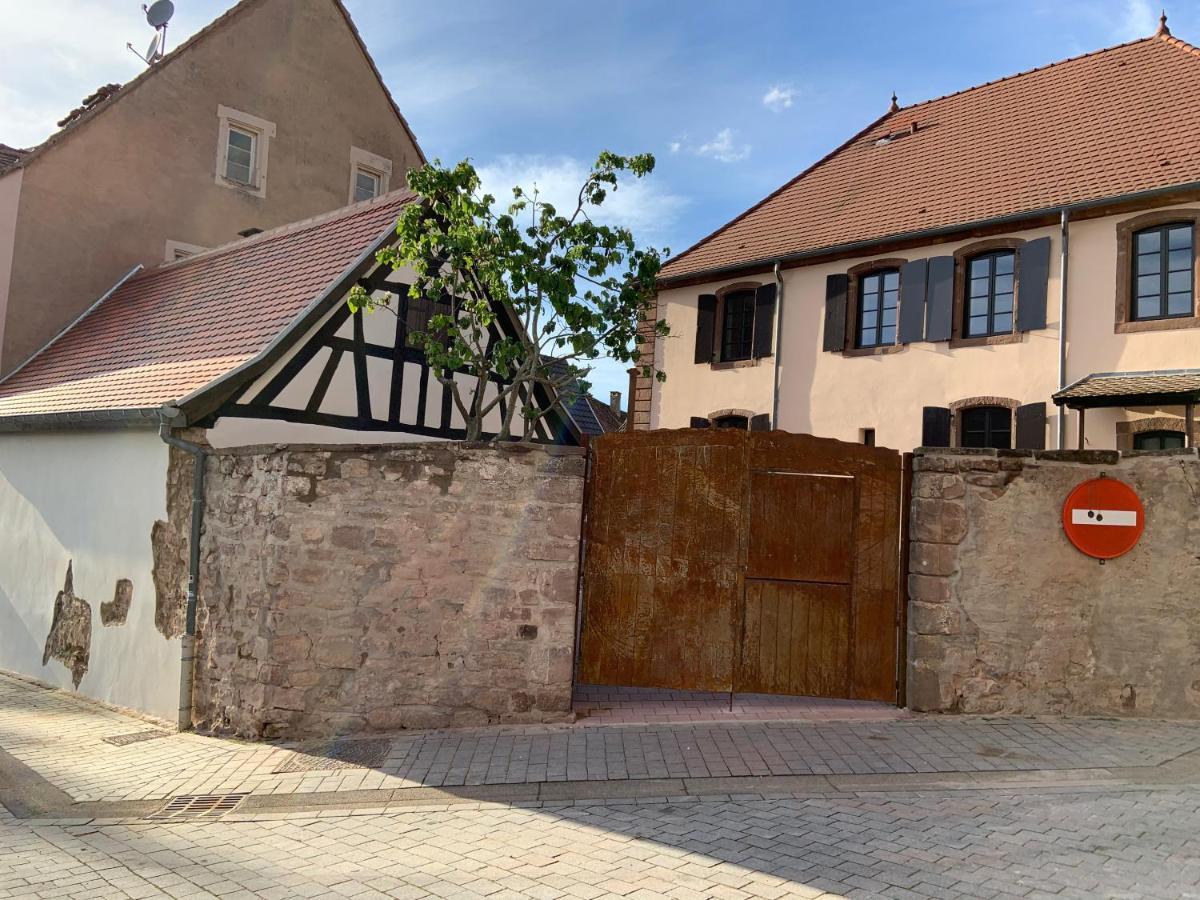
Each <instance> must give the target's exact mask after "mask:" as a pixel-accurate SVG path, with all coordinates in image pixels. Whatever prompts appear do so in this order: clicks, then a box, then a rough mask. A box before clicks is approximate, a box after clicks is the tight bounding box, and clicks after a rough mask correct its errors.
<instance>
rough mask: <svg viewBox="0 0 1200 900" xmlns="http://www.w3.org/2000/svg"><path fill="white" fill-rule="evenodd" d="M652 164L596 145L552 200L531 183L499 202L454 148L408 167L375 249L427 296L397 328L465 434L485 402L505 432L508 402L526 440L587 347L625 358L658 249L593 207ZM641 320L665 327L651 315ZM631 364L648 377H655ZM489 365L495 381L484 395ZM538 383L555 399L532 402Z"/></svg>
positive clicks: (380, 297) (362, 296) (366, 302)
mask: <svg viewBox="0 0 1200 900" xmlns="http://www.w3.org/2000/svg"><path fill="white" fill-rule="evenodd" d="M653 170H654V157H653V156H651V155H650V154H642V155H638V156H618V155H617V154H615V153H608V152H605V153H601V154H600V156H599V158H598V159H597V160H596V163H595V165H594V166H593V167H592V169H591V171H590V173H589V174H588V175H587V177H586V179H585V180H584V182H583V184H582V185H581V187H580V189H579V193H578V196H577V197H576V198H575V200H574V201H573V208H571V209H569V210H567V211H566V212H565V213H563V212H560V211H559V210H557V209H555V208H554V206H553V205H551V204H550V203H549V202H547V201H546V199H545V198H543V197H542V195H541V194H540V193H539V191H538V190H537V188H536V187H534V188H533V189H532V190H528V191H527V190H525V189H524V188H522V187H514V188H513V192H512V193H513V199H512V202H511V203H510V204H509V206H508V207H507V209H505V210H503V211H498V209H497V204H496V198H495V197H493V196H492V195H490V194H486V193H483V192H482V188H481V185H480V179H479V175H478V174H477V173H476V171H475V168H474V167H473V166H472V165H471V163H470V162H469V161H466V160H464V161H463V162H460V163H459V164H458V165H456V166H455V167H454V168H452V169H448V168H442V167H441V165H440V164H439V163H437V162H434V163H433V164H431V165H427V166H425V167H423V168H420V169H414V170H412V171H410V172H409V173H408V183H409V187H410V188H412V190H413V191H414V192H416V193H417V194H418V195H419V196H420V198H421V199H420V202H417V203H413V204H411V205H409V206H408V207H406V208H405V210H404V212H403V214H402V215H401V216H400V220H399V222H398V223H397V225H396V233H397V235H398V238H399V239H398V241H397V242H396V244H395V245H393V246H391V247H388V248H386V249H384V250H381V251H380V252H379V254H378V261H379V262H380V263H381V264H383V265H386V266H390V267H392V268H401V267H406V266H407V267H408V268H410V269H411V270H412V271H413V273H414V278H413V283H412V285H411V287H410V289H409V296H410V297H413V298H422V297H423V298H432V299H440V301H441V303H440V304H439V305H438V306H437V307H435V310H436V311H435V314H434V315H432V316H431V317H430V319H429V323H428V325H427V326H426V327H425V328H424V329H423V330H421V331H414V332H412V333H410V335H409V341H410V343H411V344H412V345H413V346H414V347H417V348H419V349H420V350H421V351H422V352H423V353H424V354H425V357H426V359H427V360H428V363H429V365H430V368H431V370H432V372H433V373H434V376H435V377H436V378H437V379H438V381H439V382H441V384H442V385H443V387H444V389H445V390H448V391H450V394H451V396H452V398H453V401H454V405H455V408H457V409H458V411H459V414H460V415H462V417H463V418H464V419H465V420H466V423H467V427H466V430H467V439H468V440H478V439H479V438H480V436H481V435H482V432H483V422H484V418H485V417H486V416H487V415H488V414H489V413H491V412H492V410H493V409H495V408H496V407H497V406H500V407H501V409H503V411H504V415H503V424H502V426H501V428H500V431H499V433H498V435H497V437H498V438H499V439H500V440H509V439H511V436H512V433H513V427H512V426H513V421H514V417H515V416H516V415H517V414H520V415H521V416H522V417H523V418H524V420H525V428H524V438H523V439H524V440H529V439H531V438H532V436H533V431H534V425H535V423H536V422H537V421H538V420H539V419H541V418H542V417H544V416H545V415H546V414H547V413H548V412H549V411H550V410H551V409H552V408H553V407H554V406H555V405H556V404H562V403H563V402H564V401H568V402H569V401H570V400H571V399H572V393H573V392H577V391H581V390H582V391H586V390H587V389H588V384H587V380H586V377H587V374H588V372H589V371H590V370H591V368H592V364H593V363H594V361H595V360H596V359H598V358H600V357H602V356H610V357H612V358H613V359H615V360H617V361H619V362H623V363H630V364H636V363H637V361H638V347H637V329H638V322H639V319H641V318H642V317H644V316H647V314H648V313H649V311H650V310H651V309H652V308H653V300H654V292H655V279H656V277H657V275H658V272H659V269H660V268H661V266H662V260H663V258H664V257H665V256H666V255H667V253H668V251H667V250H666V249H665V248H664V249H663V250H661V251H659V250H657V249H654V248H652V247H645V248H643V247H639V246H638V244H637V242H636V240H635V239H634V236H633V233H632V232H631V231H630V230H629V229H628V228H623V227H618V226H613V225H605V224H599V223H597V222H596V221H595V220H594V218H593V216H594V215H595V213H596V210H597V208H598V207H600V206H601V205H602V204H603V203H604V200H605V198H606V197H607V196H608V195H609V194H610V193H611V192H612V191H615V190H617V188H618V177H619V176H620V175H623V174H626V173H628V174H630V175H632V176H633V177H635V178H643V177H645V176H646V175H649V174H650V173H651V172H652V171H653ZM390 296H391V295H388V294H385V293H383V292H379V293H376V294H371V293H368V292H367V291H366V290H365V289H363V288H361V287H357V288H355V289H354V290H353V291H352V292H351V294H350V297H349V300H348V302H349V304H350V307H351V309H354V310H358V309H366V310H368V311H374V310H377V309H383V308H387V309H390V308H391V307H390ZM393 312H395V310H393ZM654 327H655V329H656V331H657V332H658V334H662V335H665V334H666V333H667V325H666V322H664V321H656V322H655V323H654ZM642 368H643V373H644V374H645V375H646V376H647V377H649V376H650V375H651V374H653V375H654V377H656V378H658V379H659V380H662V379H663V378H664V375H663V373H662V372H660V371H656V370H653V367H651V366H643V367H642ZM456 372H458V373H466V375H467V376H468V379H467V382H468V383H467V384H463V383H461V382H460V381H459V380H458V379H455V378H454V373H456ZM493 376H498V377H499V379H501V380H502V382H503V383H502V384H501V385H500V386H499V389H498V390H497V391H496V392H495V394H494V395H493V396H485V391H484V389H483V388H484V386H485V385H486V384H487V383H488V381H489V380H493ZM538 385H541V386H543V387H544V388H547V389H549V396H550V397H551V398H554V399H551V400H550V401H549V402H541V403H539V401H538V400H537V398H536V396H535V391H534V388H535V386H538Z"/></svg>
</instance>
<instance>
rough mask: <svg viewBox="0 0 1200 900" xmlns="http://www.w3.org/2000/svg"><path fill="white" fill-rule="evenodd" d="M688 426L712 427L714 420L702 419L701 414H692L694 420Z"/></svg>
mask: <svg viewBox="0 0 1200 900" xmlns="http://www.w3.org/2000/svg"><path fill="white" fill-rule="evenodd" d="M688 427H689V428H710V427H712V422H710V421H708V419H702V418H700V416H692V421H691V423H690V424H689V426H688Z"/></svg>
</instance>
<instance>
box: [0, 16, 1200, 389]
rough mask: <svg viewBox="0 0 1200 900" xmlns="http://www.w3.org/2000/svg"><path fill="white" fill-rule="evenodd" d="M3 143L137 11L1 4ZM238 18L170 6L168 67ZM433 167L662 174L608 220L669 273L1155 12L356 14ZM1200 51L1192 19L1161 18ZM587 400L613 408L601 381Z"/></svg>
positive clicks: (63, 98)
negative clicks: (192, 41)
mask: <svg viewBox="0 0 1200 900" xmlns="http://www.w3.org/2000/svg"><path fill="white" fill-rule="evenodd" d="M0 2H2V3H3V5H4V6H5V7H6V8H5V11H4V16H3V19H4V23H5V27H4V29H3V31H0V142H2V143H7V144H11V145H14V146H30V145H33V144H36V143H38V142H39V141H41V140H42V139H44V138H45V137H46V136H47V135H49V134H50V133H51V132H53V131H54V130H55V124H54V123H55V122H56V121H57V120H58V119H60V118H61V117H62V116H63V115H64V114H65V113H66V112H68V111H69V110H70V109H72V108H73V107H75V106H77V105H78V104H79V101H80V100H81V99H82V98H83V97H84V96H85V95H86V94H88V93H90V92H91V91H92V90H94V89H95V88H96V87H97V86H99V85H101V84H104V83H107V82H112V81H119V82H121V81H126V80H128V79H130V78H132V77H133V76H134V75H136V74H137V73H138V72H139V71H140V70H141V68H142V67H143V66H142V63H141V62H139V60H138V59H137V58H136V57H135V56H134V55H133V54H132V53H131V52H130V51H129V50H128V49H127V48H126V46H125V44H126V42H127V41H131V42H132V43H133V45H134V46H135V47H137V48H138V49H139V50H141V49H144V48H145V46H146V45H147V44H148V42H149V39H150V37H151V34H152V33H151V30H150V28H149V26H147V25H146V22H145V18H144V16H143V14H142V12H141V9H140V3H138V2H131V0H41V2H38V3H24V2H20V0H0ZM231 5H232V2H231V0H175V6H176V13H175V17H174V19H173V20H172V23H171V26H170V29H169V35H168V50H169V49H170V47H173V46H175V45H177V44H178V43H180V42H181V41H182V40H184V39H185V38H186V37H187V36H188V35H190V34H192V33H193V32H194V31H196V30H197V29H199V28H201V27H203V26H204V25H205V24H207V23H208V22H209V21H211V20H212V19H214V18H216V16H218V15H219V14H220V13H222V12H223V11H224V10H226V9H227V8H229V6H231ZM347 6H348V7H349V9H350V12H351V15H352V16H353V18H354V20H355V22H356V24H357V25H358V28H359V31H360V32H361V33H362V36H363V39H364V40H365V41H366V44H367V47H368V49H369V50H370V52H371V54H372V55H373V56H374V58H375V60H376V63H377V64H378V66H379V68H380V70H381V72H382V73H383V77H384V80H385V81H386V82H387V84H388V87H389V88H390V89H391V91H392V93H393V95H394V96H395V98H396V101H397V103H398V105H399V106H400V108H401V110H402V111H403V112H404V115H405V117H406V118H407V119H408V121H409V124H410V125H411V126H412V128H413V131H414V132H415V133H416V135H417V139H418V140H419V141H420V143H421V146H422V148H423V149H424V150H425V153H426V155H427V156H428V157H429V158H430V159H434V158H436V159H440V160H441V161H442V162H444V163H453V162H457V161H458V160H460V159H463V158H465V157H469V158H470V159H471V160H472V161H473V162H474V163H475V165H476V166H477V167H478V168H479V169H480V172H481V174H482V175H483V177H484V179H485V183H486V185H487V186H488V187H490V188H492V189H493V190H494V191H497V192H499V193H501V194H507V191H508V188H510V187H511V186H512V185H513V184H522V185H524V186H525V187H529V186H531V185H532V184H534V183H536V184H538V186H539V187H540V188H541V189H542V190H543V192H544V193H546V194H547V195H548V196H550V197H551V198H554V197H565V196H567V195H568V194H569V193H574V191H575V190H577V189H578V184H579V183H580V182H581V181H582V178H583V175H584V173H585V172H586V171H587V169H588V166H589V164H590V163H591V161H592V160H594V158H595V156H596V154H597V153H598V152H599V151H601V150H605V149H608V150H613V151H616V152H619V153H641V152H650V153H653V154H654V155H655V157H656V159H657V161H658V165H657V168H656V170H655V172H654V173H653V174H652V175H651V176H649V177H648V178H646V179H644V180H643V181H640V182H637V183H636V184H630V185H628V186H626V187H623V188H622V189H620V190H619V191H618V192H617V194H616V195H614V196H613V198H612V201H611V203H609V204H606V206H607V216H608V218H609V220H610V221H613V222H617V223H620V224H624V225H628V226H630V227H631V228H633V230H634V233H635V235H636V236H637V237H638V239H639V241H640V242H641V243H643V244H644V245H650V246H655V247H658V248H660V249H662V248H669V249H670V250H671V251H672V252H675V253H677V252H680V251H682V250H684V249H686V248H687V247H688V246H690V245H691V244H693V243H694V242H696V241H697V240H699V239H700V238H702V237H704V236H705V235H706V234H709V233H710V232H711V231H713V230H714V229H716V228H718V227H720V226H721V225H722V224H724V223H725V222H727V221H728V220H729V219H731V218H733V217H734V216H736V215H737V214H739V213H740V212H742V211H743V210H745V209H746V208H747V207H749V206H751V205H752V204H754V203H755V202H757V201H758V200H760V199H762V197H764V196H765V195H767V194H768V193H770V192H771V191H772V190H774V189H775V188H777V187H779V186H780V185H781V184H783V183H784V182H785V181H787V180H788V179H790V178H792V177H793V176H795V175H796V174H797V173H799V172H800V171H802V170H803V169H804V168H805V167H806V166H808V165H810V164H812V163H813V162H815V161H816V160H818V159H820V158H821V157H822V156H823V155H825V154H826V153H828V152H829V151H830V150H831V149H833V148H835V147H836V146H838V145H839V144H840V143H842V142H843V141H844V140H846V139H847V138H848V137H850V136H851V135H853V134H854V133H856V132H857V131H859V130H860V129H861V128H863V127H864V126H866V125H867V124H869V123H870V122H872V121H874V120H875V119H876V118H877V117H879V116H880V115H881V114H883V113H884V112H885V110H886V109H887V106H888V103H889V101H890V98H891V94H892V92H893V91H895V92H896V94H897V96H898V97H899V100H900V103H901V105H907V104H909V103H915V102H918V101H920V100H926V99H929V98H932V97H937V96H941V95H943V94H947V93H951V92H954V91H957V90H962V89H963V88H967V87H970V86H972V85H976V84H980V83H983V82H985V81H989V80H992V79H995V78H1000V77H1003V76H1006V75H1010V74H1013V73H1015V72H1019V71H1022V70H1025V69H1030V68H1034V67H1037V66H1041V65H1045V64H1047V63H1050V62H1055V61H1057V60H1061V59H1064V58H1066V57H1070V56H1075V55H1078V54H1080V53H1086V52H1089V51H1092V50H1096V49H1100V48H1102V47H1107V46H1111V45H1113V44H1116V43H1120V42H1123V41H1127V40H1131V39H1134V38H1138V37H1143V36H1146V35H1148V34H1151V33H1153V31H1154V29H1155V27H1156V26H1157V20H1158V14H1159V9H1158V7H1156V6H1152V5H1151V4H1150V3H1148V2H1146V0H1102V2H1081V0H1003V2H998V0H988V2H984V0H940V2H934V0H929V2H913V3H897V2H894V0H893V2H857V3H855V2H841V3H816V2H801V0H707V2H705V0H605V2H599V3H598V2H594V0H593V2H583V0H491V2H483V0H437V2H434V3H431V2H427V0H425V2H417V0H347ZM1167 13H1168V16H1169V25H1170V27H1171V30H1172V32H1173V33H1174V34H1175V35H1176V36H1178V37H1181V38H1183V39H1184V40H1190V41H1192V42H1194V43H1200V5H1198V4H1196V3H1195V2H1193V3H1189V4H1187V5H1186V6H1185V5H1180V6H1179V7H1177V8H1174V7H1168V9H1167ZM592 382H593V385H594V392H595V393H596V394H597V395H599V396H601V397H607V392H608V391H609V390H610V389H611V390H624V389H625V388H626V386H627V377H626V375H625V374H624V371H623V367H621V366H617V365H616V364H614V363H611V362H609V363H604V364H601V365H600V366H598V367H597V370H596V372H595V373H594V375H593V377H592Z"/></svg>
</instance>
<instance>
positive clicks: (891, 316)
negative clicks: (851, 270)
mask: <svg viewBox="0 0 1200 900" xmlns="http://www.w3.org/2000/svg"><path fill="white" fill-rule="evenodd" d="M899 309H900V270H899V269H882V270H880V271H878V272H872V273H871V274H870V275H864V276H863V277H862V278H860V279H859V282H858V331H857V335H858V338H857V343H856V346H858V347H885V346H887V345H889V344H894V343H896V316H897V312H898V310H899Z"/></svg>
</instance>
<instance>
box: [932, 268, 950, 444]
mask: <svg viewBox="0 0 1200 900" xmlns="http://www.w3.org/2000/svg"><path fill="white" fill-rule="evenodd" d="M953 324H954V257H953V256H935V257H933V258H932V259H930V260H929V276H928V284H927V286H926V300H925V340H927V341H948V340H950V337H951V334H952V332H953ZM926 446H933V445H931V444H927V445H926ZM946 446H949V445H946Z"/></svg>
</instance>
